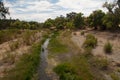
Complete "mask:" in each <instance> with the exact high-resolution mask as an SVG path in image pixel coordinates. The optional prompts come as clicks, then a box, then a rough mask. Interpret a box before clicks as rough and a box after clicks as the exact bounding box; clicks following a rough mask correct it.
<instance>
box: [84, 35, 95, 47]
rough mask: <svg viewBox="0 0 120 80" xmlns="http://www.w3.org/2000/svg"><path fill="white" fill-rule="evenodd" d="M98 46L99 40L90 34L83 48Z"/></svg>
mask: <svg viewBox="0 0 120 80" xmlns="http://www.w3.org/2000/svg"><path fill="white" fill-rule="evenodd" d="M96 45H97V38H95V37H94V36H93V35H91V34H88V35H87V36H86V40H85V42H84V44H83V46H84V47H85V48H87V47H91V48H94V47H95V46H96Z"/></svg>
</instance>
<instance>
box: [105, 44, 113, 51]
mask: <svg viewBox="0 0 120 80" xmlns="http://www.w3.org/2000/svg"><path fill="white" fill-rule="evenodd" d="M104 51H105V52H106V53H111V52H112V44H111V43H110V42H107V43H106V44H105V45H104Z"/></svg>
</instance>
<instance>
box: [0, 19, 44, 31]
mask: <svg viewBox="0 0 120 80" xmlns="http://www.w3.org/2000/svg"><path fill="white" fill-rule="evenodd" d="M41 27H42V23H38V22H34V21H31V22H26V21H20V20H18V19H17V20H12V19H1V20H0V29H32V30H34V29H39V28H41Z"/></svg>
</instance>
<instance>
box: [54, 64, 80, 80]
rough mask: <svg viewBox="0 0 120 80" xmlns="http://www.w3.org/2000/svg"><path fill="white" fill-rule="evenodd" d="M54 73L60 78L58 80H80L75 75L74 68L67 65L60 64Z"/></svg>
mask: <svg viewBox="0 0 120 80" xmlns="http://www.w3.org/2000/svg"><path fill="white" fill-rule="evenodd" d="M54 71H55V72H56V73H57V74H58V75H59V76H60V80H81V79H80V78H79V76H78V75H77V73H76V71H75V68H74V67H73V66H72V65H71V64H69V63H62V64H59V65H57V66H56V67H55V68H54Z"/></svg>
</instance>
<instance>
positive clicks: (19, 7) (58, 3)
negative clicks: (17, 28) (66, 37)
mask: <svg viewBox="0 0 120 80" xmlns="http://www.w3.org/2000/svg"><path fill="white" fill-rule="evenodd" d="M3 1H4V3H5V6H7V7H9V11H10V16H11V17H12V18H13V19H20V20H27V21H38V22H43V21H45V20H46V19H47V18H55V17H56V16H60V15H64V16H65V15H66V14H67V13H70V12H77V13H78V12H82V13H84V15H85V16H88V15H89V14H90V13H91V12H92V11H94V10H96V9H102V10H103V11H106V9H103V8H102V5H103V3H104V2H105V1H112V0H3ZM8 18H9V17H8Z"/></svg>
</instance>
